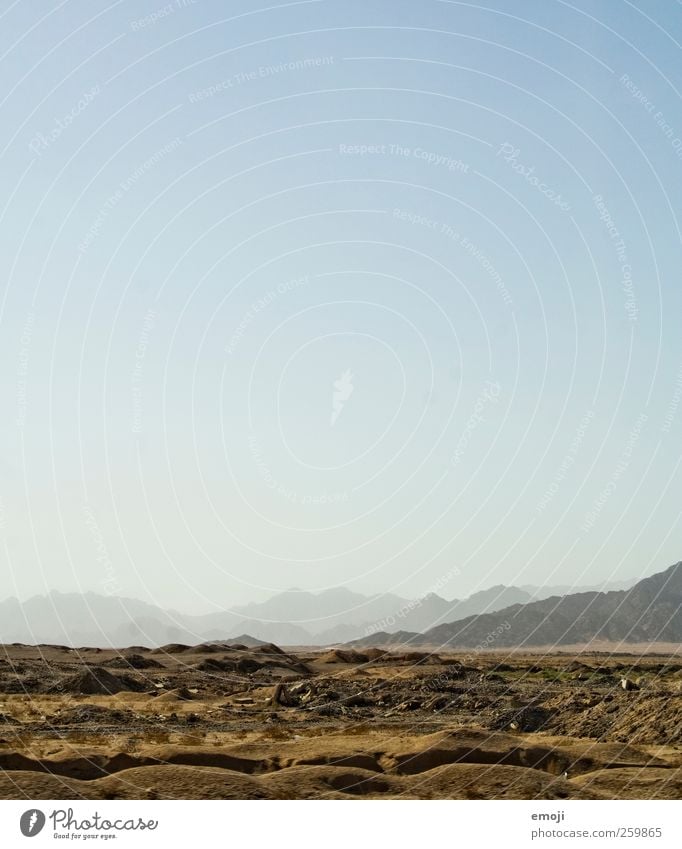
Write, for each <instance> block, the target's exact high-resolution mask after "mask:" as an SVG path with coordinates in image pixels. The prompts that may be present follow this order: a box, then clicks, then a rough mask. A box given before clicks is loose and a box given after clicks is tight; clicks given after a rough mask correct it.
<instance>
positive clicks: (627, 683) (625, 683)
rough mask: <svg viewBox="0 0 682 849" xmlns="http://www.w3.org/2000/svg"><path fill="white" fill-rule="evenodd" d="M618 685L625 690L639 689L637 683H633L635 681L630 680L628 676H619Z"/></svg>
mask: <svg viewBox="0 0 682 849" xmlns="http://www.w3.org/2000/svg"><path fill="white" fill-rule="evenodd" d="M620 686H621V687H622V688H623V689H624V690H626V691H629V690H639V685H637V684H635V682H634V681H632V680H630V678H621V679H620Z"/></svg>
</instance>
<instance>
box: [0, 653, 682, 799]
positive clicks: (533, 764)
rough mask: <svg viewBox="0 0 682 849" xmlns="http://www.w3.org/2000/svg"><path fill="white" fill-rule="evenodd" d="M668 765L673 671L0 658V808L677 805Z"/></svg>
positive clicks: (473, 660)
mask: <svg viewBox="0 0 682 849" xmlns="http://www.w3.org/2000/svg"><path fill="white" fill-rule="evenodd" d="M623 679H625V680H626V681H627V682H628V683H627V684H626V686H627V687H628V689H624V688H623V685H622V681H623ZM681 767H682V658H680V657H676V656H675V655H674V654H670V655H667V656H666V655H665V654H658V655H656V654H649V655H646V656H639V655H625V654H609V653H608V652H604V653H598V652H592V653H589V654H588V653H585V652H583V653H580V654H567V653H556V654H519V653H513V652H512V653H508V654H505V655H493V654H486V655H482V654H468V655H465V654H429V653H425V652H424V653H415V652H407V653H401V652H399V651H393V652H391V653H388V652H383V651H381V650H379V649H367V650H364V651H363V652H357V651H344V650H332V651H327V652H312V651H305V650H302V651H297V652H296V653H286V652H284V651H282V650H281V649H279V648H277V647H276V646H259V647H256V648H247V647H246V646H243V645H242V646H239V645H227V644H210V645H203V646H195V647H193V648H189V647H187V646H180V645H170V646H165V647H163V648H161V649H153V650H150V649H145V648H143V647H132V648H129V649H124V650H121V651H120V652H116V651H111V650H102V649H88V648H84V649H70V648H66V647H59V646H22V645H9V646H3V647H0V798H4V799H17V798H30V799H44V798H51V799H78V798H87V799H139V798H142V799H156V798H159V799H172V798H220V799H244V798H247V799H291V798H314V799H323V798H324V799H353V798H360V797H362V798H408V799H442V798H455V799H483V798H484V799H489V798H503V799H519V798H521V799H573V798H577V799H602V798H608V799H612V798H658V799H663V798H675V799H679V798H680V797H682V769H681Z"/></svg>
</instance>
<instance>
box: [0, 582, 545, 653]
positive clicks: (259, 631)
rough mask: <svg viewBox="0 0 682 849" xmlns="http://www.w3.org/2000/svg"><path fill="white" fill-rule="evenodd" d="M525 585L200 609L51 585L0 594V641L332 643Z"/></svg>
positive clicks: (445, 618) (444, 613) (294, 598)
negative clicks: (459, 594) (22, 596)
mask: <svg viewBox="0 0 682 849" xmlns="http://www.w3.org/2000/svg"><path fill="white" fill-rule="evenodd" d="M529 590H534V591H538V588H526V589H521V588H518V587H505V586H496V587H491V588H489V589H487V590H482V591H480V592H477V593H474V594H473V595H472V596H470V597H469V598H467V599H463V600H460V599H454V600H452V601H448V600H446V599H444V598H441V597H440V596H438V595H436V594H435V593H431V594H429V595H427V596H425V597H424V598H421V599H415V600H409V599H406V598H401V597H400V596H397V595H394V594H391V593H386V594H385V595H371V596H365V595H362V594H360V593H355V592H352V591H351V590H348V589H346V588H344V587H338V588H334V589H329V590H325V591H323V592H320V593H311V592H307V591H303V590H297V589H291V590H287V591H285V592H283V593H279V594H277V595H275V596H273V597H272V598H270V599H268V600H267V601H264V602H259V603H253V604H247V605H242V606H239V607H235V608H232V609H227V610H223V611H218V612H215V613H208V614H203V615H188V614H183V613H179V612H177V611H173V610H165V609H163V608H161V607H158V606H155V605H153V604H149V603H147V602H144V601H140V600H138V599H131V598H121V597H117V596H105V595H98V594H97V593H92V592H88V593H84V594H78V593H60V592H51V593H49V594H48V595H43V596H34V597H33V598H30V599H28V600H27V601H25V602H23V603H20V602H19V601H17V599H14V598H11V599H7V600H6V601H3V602H0V642H5V643H10V642H21V643H53V644H54V643H56V644H63V645H72V646H79V645H82V646H84V645H91V646H125V645H134V644H142V645H149V646H155V645H164V644H165V643H171V642H178V643H187V644H190V645H191V644H196V643H200V642H205V641H210V640H233V639H236V638H238V637H239V636H241V635H244V634H248V635H250V636H251V637H252V638H254V639H256V640H262V641H264V642H272V643H277V644H281V645H337V644H339V643H346V642H350V641H353V640H356V639H359V638H363V637H368V636H369V637H371V635H372V634H375V633H379V632H382V633H389V634H390V633H397V632H427V631H428V632H429V633H431V632H433V631H435V630H437V629H438V628H440V627H445V626H446V623H451V622H455V621H460V620H466V619H467V617H472V616H474V617H479V619H482V617H483V615H484V614H492V613H494V612H495V611H498V610H502V609H510V605H516V606H517V607H518V606H520V605H526V606H529V605H528V604H526V603H527V602H530V601H532V598H533V595H532V594H531V593H530V592H529ZM438 633H439V634H440V632H438ZM439 639H440V637H439Z"/></svg>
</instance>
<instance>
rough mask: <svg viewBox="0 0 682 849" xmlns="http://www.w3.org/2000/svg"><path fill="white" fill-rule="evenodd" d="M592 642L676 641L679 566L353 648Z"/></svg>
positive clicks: (681, 596) (681, 581)
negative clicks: (621, 585)
mask: <svg viewBox="0 0 682 849" xmlns="http://www.w3.org/2000/svg"><path fill="white" fill-rule="evenodd" d="M592 640H608V641H624V642H630V643H651V642H682V563H677V564H675V565H674V566H671V567H670V568H669V569H666V570H665V571H664V572H659V573H658V574H656V575H652V576H651V577H649V578H644V579H643V580H641V581H639V582H638V583H636V584H635V585H634V586H633V587H631V588H630V589H627V590H614V591H610V592H580V593H573V594H571V595H565V596H552V597H550V598H547V599H542V600H541V601H534V602H530V603H528V604H514V605H511V606H510V607H506V608H504V609H502V610H499V611H497V612H495V613H485V614H481V615H478V616H469V617H467V618H464V619H459V620H457V621H452V622H450V623H447V624H442V625H438V626H436V627H435V628H431V629H429V630H427V631H426V632H424V633H421V634H418V633H411V632H407V631H402V632H400V633H399V634H375V635H374V636H373V637H368V638H365V639H362V640H359V641H355V642H354V643H353V645H371V644H376V645H378V644H382V645H383V644H395V643H397V642H405V643H410V644H411V645H415V646H425V645H428V646H448V647H451V648H476V647H486V648H509V647H516V646H560V645H570V644H574V643H588V642H590V641H592Z"/></svg>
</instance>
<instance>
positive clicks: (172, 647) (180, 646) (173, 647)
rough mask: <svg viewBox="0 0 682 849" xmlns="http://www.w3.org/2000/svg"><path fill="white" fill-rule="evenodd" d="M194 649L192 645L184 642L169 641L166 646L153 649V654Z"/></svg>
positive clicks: (174, 652)
mask: <svg viewBox="0 0 682 849" xmlns="http://www.w3.org/2000/svg"><path fill="white" fill-rule="evenodd" d="M187 651H192V646H186V645H185V644H184V643H167V644H166V645H165V646H159V648H158V649H152V652H151V653H152V654H183V652H187Z"/></svg>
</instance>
